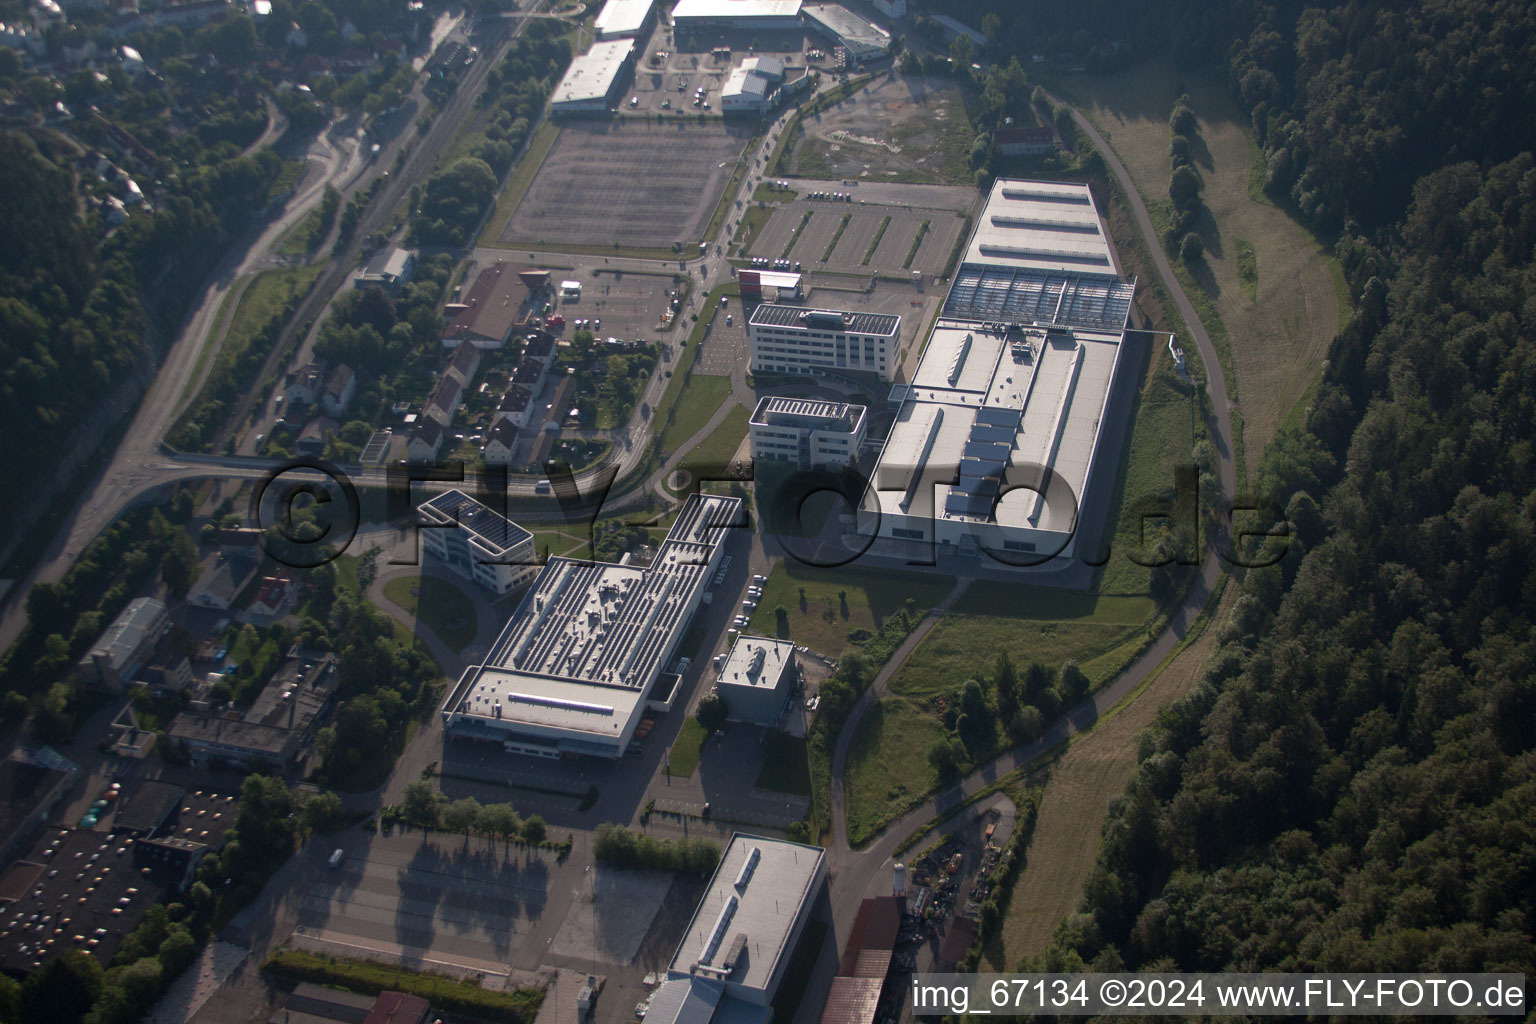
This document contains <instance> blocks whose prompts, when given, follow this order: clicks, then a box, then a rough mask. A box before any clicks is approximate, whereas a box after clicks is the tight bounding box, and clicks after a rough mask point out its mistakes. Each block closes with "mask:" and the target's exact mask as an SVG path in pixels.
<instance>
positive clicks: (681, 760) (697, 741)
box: [667, 718, 708, 779]
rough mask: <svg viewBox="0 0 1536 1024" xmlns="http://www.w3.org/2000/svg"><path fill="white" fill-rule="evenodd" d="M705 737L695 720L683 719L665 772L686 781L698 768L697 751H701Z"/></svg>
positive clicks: (701, 727)
mask: <svg viewBox="0 0 1536 1024" xmlns="http://www.w3.org/2000/svg"><path fill="white" fill-rule="evenodd" d="M707 735H708V734H707V733H705V731H704V727H703V726H702V725H700V724H699V720H698V719H697V718H688V719H685V720H684V721H683V728H682V730H681V731H680V732H678V734H677V739H676V741H674V742H673V744H672V753H671V760H670V767H668V769H667V771H668V772H669V773H671V774H672V775H675V776H677V777H678V778H680V779H686V778H687V777H688V776H690V775H692V774H693V770H694V769H695V768H697V767H698V766H699V751H700V750H701V749H703V747H704V740H705V738H706V737H707Z"/></svg>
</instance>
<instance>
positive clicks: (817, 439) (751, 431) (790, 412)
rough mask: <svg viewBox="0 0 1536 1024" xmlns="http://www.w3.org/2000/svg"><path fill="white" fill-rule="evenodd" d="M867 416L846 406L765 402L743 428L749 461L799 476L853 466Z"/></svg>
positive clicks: (802, 401) (814, 401)
mask: <svg viewBox="0 0 1536 1024" xmlns="http://www.w3.org/2000/svg"><path fill="white" fill-rule="evenodd" d="M868 411H869V410H868V409H866V408H865V407H864V406H862V405H849V404H848V403H846V402H827V401H822V400H819V399H813V398H780V397H777V396H773V395H768V396H765V397H763V398H761V399H759V400H758V403H757V408H756V409H754V410H752V419H751V420H750V421H749V422H748V424H747V435H748V437H750V438H751V442H752V458H753V460H754V461H756V462H759V463H762V462H787V463H790V464H791V465H793V466H794V467H795V468H796V469H802V470H805V469H818V468H828V469H842V468H844V467H847V466H852V465H854V464H855V463H856V462H858V459H859V447H860V446H861V445H862V444H863V443H864V437H865V434H866V430H867V422H868Z"/></svg>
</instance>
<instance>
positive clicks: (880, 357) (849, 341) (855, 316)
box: [747, 302, 901, 381]
mask: <svg viewBox="0 0 1536 1024" xmlns="http://www.w3.org/2000/svg"><path fill="white" fill-rule="evenodd" d="M747 347H748V350H749V352H750V353H751V363H752V370H753V372H755V373H808V372H810V371H812V370H813V369H817V368H821V369H829V370H834V369H835V370H841V371H845V372H853V373H872V374H874V375H876V376H877V377H879V378H880V379H881V380H883V381H889V380H891V378H892V377H893V376H895V373H896V365H897V352H898V350H899V349H900V347H901V317H899V316H895V315H893V314H889V313H846V312H841V311H839V310H833V309H805V308H804V307H801V306H784V305H779V304H777V303H769V302H765V303H763V304H762V305H760V306H758V307H757V308H756V309H754V310H753V311H752V317H751V319H750V320H748V321H747Z"/></svg>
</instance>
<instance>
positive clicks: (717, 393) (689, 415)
mask: <svg viewBox="0 0 1536 1024" xmlns="http://www.w3.org/2000/svg"><path fill="white" fill-rule="evenodd" d="M730 397H731V378H729V377H707V376H705V375H704V374H702V373H697V372H695V373H694V374H693V375H692V376H690V377H689V378H688V381H687V383H686V384H684V385H683V389H682V392H681V393H680V394H679V396H678V400H677V415H676V416H674V417H673V418H672V422H671V423H670V424H668V425H667V429H666V430H664V431H662V434H661V450H662V451H664V452H675V451H677V448H678V445H681V444H682V443H683V442H684V441H687V440H688V439H689V438H690V437H692V436H693V435H694V434H697V433H698V432H699V431H701V430H703V429H704V425H705V424H706V423H708V422H709V418H710V417H711V416H713V415H714V414H715V413H716V412H717V411H719V409H720V406H721V405H723V404H724V403H725V402H726V401H728V400H729V399H730Z"/></svg>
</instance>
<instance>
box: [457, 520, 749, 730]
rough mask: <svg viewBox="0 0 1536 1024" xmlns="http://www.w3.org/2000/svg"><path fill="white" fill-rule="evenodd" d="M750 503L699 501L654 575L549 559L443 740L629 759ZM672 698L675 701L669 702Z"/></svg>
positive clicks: (663, 699) (469, 673)
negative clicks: (646, 714)
mask: <svg viewBox="0 0 1536 1024" xmlns="http://www.w3.org/2000/svg"><path fill="white" fill-rule="evenodd" d="M737 525H741V501H740V500H739V499H737V498H726V497H717V496H714V495H698V494H695V495H692V496H690V497H689V499H688V501H687V502H685V503H684V505H683V507H682V510H681V511H680V512H679V514H678V517H677V521H676V522H674V523H673V524H672V529H671V531H670V532H668V534H667V537H666V539H665V540H664V541H662V543H661V545H660V547H659V548H658V549H657V551H656V557H655V559H654V560H653V561H652V563H651V565H650V566H649V567H646V568H640V567H637V566H628V565H610V564H607V563H603V562H586V561H577V560H575V559H570V558H551V559H550V560H549V562H548V563H547V564H546V565H545V566H544V568H543V571H541V572H540V573H539V576H538V578H537V579H536V580H535V581H534V584H533V586H532V587H531V588H530V589H529V591H528V593H527V594H525V595H524V596H523V600H522V603H521V604H519V605H518V608H517V611H515V612H514V613H513V614H512V618H511V619H510V620H509V621H508V622H507V626H506V628H505V629H504V630H502V633H501V636H500V637H498V638H497V640H496V642H495V643H494V644H493V645H492V647H491V650H490V653H489V654H488V655H487V656H486V659H485V663H484V664H482V665H474V666H471V667H470V668H469V669H467V670H466V671H465V673H464V674H463V676H461V677H460V679H459V682H458V684H457V685H456V686H454V688H453V690H452V692H450V693H449V695H448V699H447V700H446V701H444V703H443V707H442V716H443V724H444V727H445V731H446V732H447V733H448V734H449V735H450V736H452V737H455V738H460V739H471V740H482V741H487V742H493V743H496V744H499V745H502V746H503V747H504V749H506V750H507V751H508V752H511V753H521V754H534V755H538V756H542V757H561V756H565V755H589V756H594V757H610V758H616V757H621V756H622V755H623V754H624V751H625V749H626V748H627V747H628V745H629V741H630V739H631V737H632V736H633V735H634V732H635V727H636V726H637V725H639V724H640V718H641V715H642V714H643V713H644V710H645V708H646V706H647V704H648V703H652V704H658V705H662V706H667V705H669V704H670V701H671V698H672V693H671V688H672V682H673V681H672V677H670V676H664V671H665V669H666V668H667V667H668V666H669V664H670V663H671V661H672V657H673V654H674V653H675V651H676V648H677V643H678V641H679V639H681V637H682V635H683V633H684V632H686V631H687V629H688V626H689V623H690V622H692V620H693V614H694V612H695V611H696V610H697V608H698V606H699V602H700V599H701V597H702V595H703V593H704V591H705V589H706V587H707V586H708V583H709V579H710V577H711V576H712V575H713V574H714V572H715V568H716V566H717V564H718V563H719V561H720V558H721V552H722V550H723V549H724V544H725V540H726V538H727V537H728V536H729V534H728V532H727V531H728V530H729V529H730V528H731V527H733V526H737ZM663 690H665V691H666V692H663Z"/></svg>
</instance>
